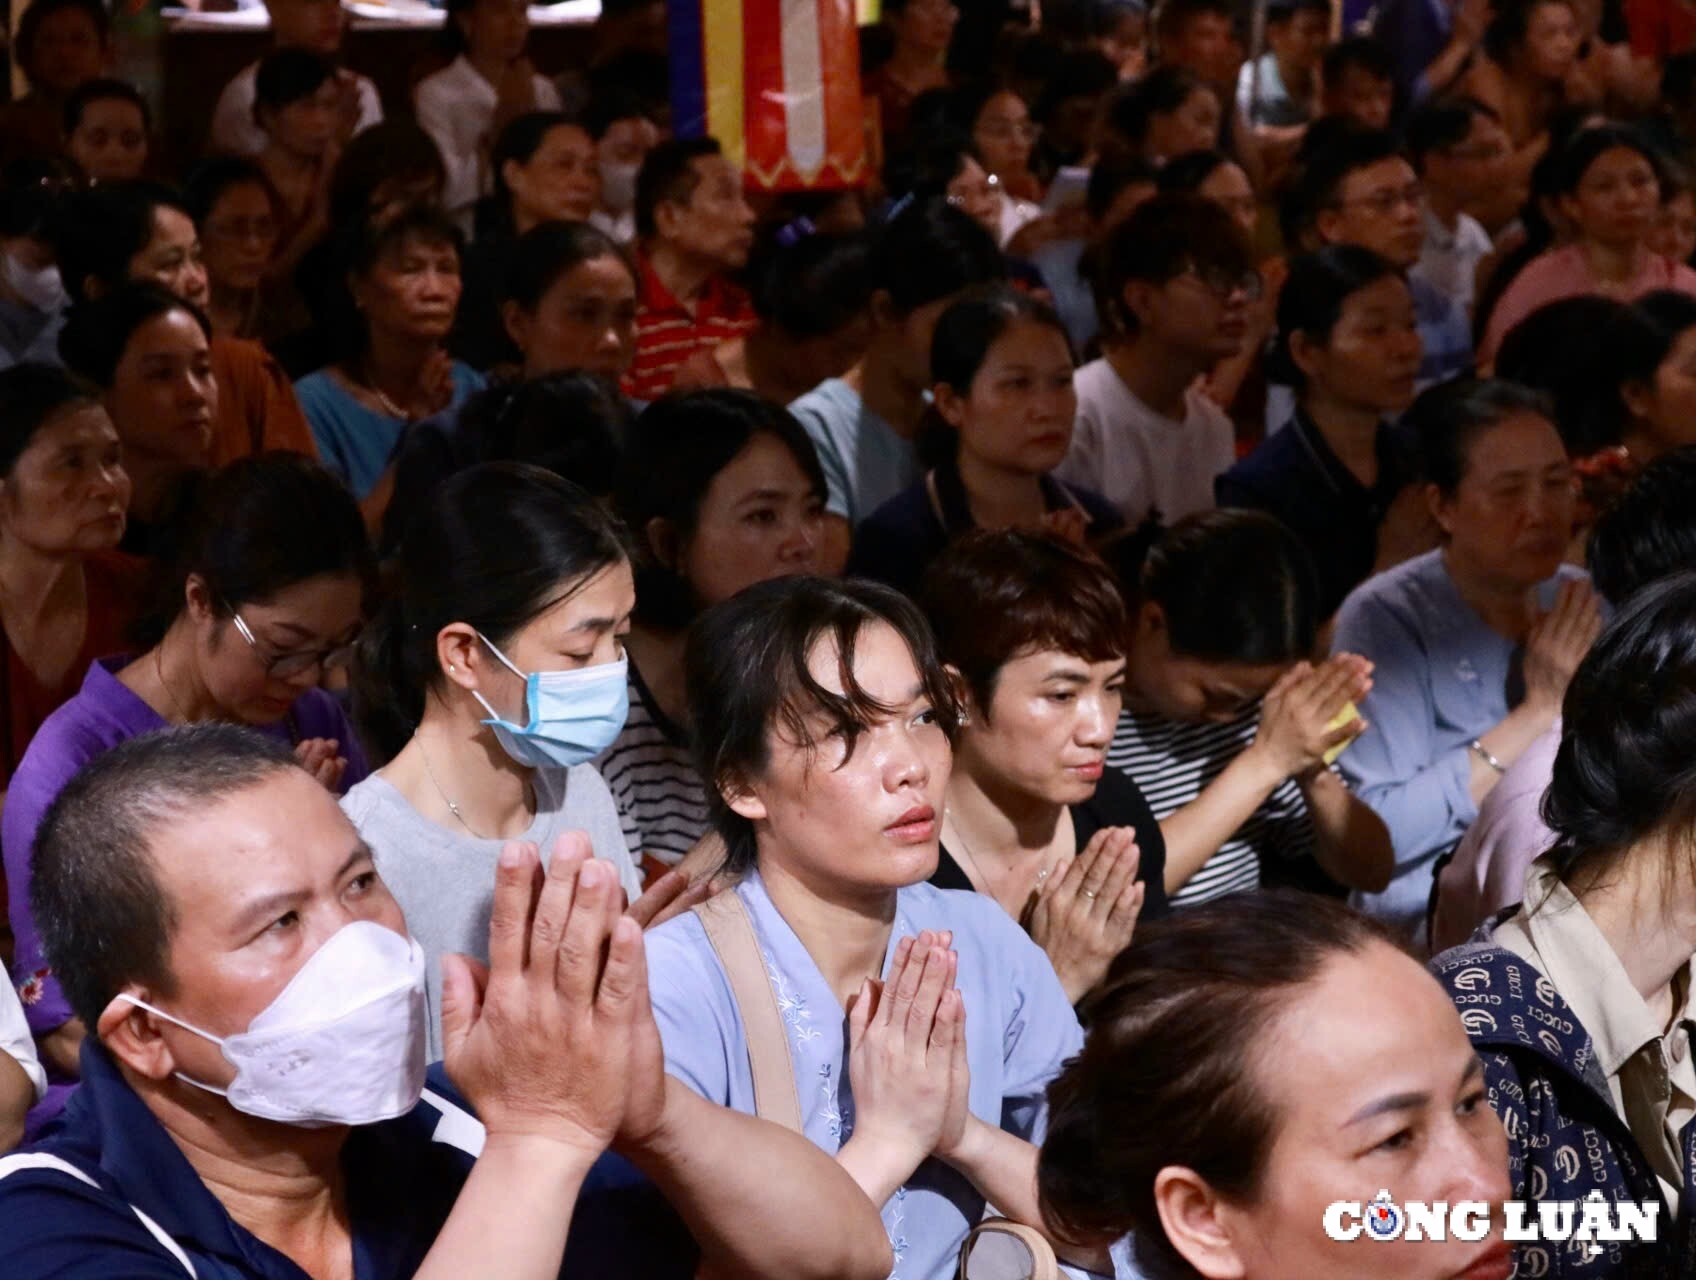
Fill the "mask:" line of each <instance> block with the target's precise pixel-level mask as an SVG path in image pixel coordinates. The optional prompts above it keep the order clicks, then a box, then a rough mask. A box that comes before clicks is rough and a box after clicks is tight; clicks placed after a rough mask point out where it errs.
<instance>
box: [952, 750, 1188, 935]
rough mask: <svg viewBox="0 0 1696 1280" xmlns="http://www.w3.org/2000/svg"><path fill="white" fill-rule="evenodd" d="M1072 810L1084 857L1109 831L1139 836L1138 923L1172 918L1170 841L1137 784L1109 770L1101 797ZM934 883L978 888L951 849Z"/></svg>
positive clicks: (1103, 777) (1099, 792) (1098, 794)
mask: <svg viewBox="0 0 1696 1280" xmlns="http://www.w3.org/2000/svg"><path fill="white" fill-rule="evenodd" d="M1070 808H1071V812H1072V830H1073V831H1074V832H1075V833H1076V834H1077V841H1078V850H1079V852H1082V851H1083V849H1084V847H1085V846H1086V845H1088V844H1089V842H1090V840H1091V838H1092V837H1093V836H1094V835H1095V833H1096V832H1097V831H1100V830H1102V829H1103V828H1104V827H1130V828H1131V829H1132V830H1134V831H1135V832H1136V833H1137V848H1138V849H1139V850H1140V851H1141V853H1142V857H1141V860H1140V861H1139V863H1138V864H1137V879H1138V880H1140V881H1142V883H1143V885H1144V893H1143V900H1142V913H1141V914H1140V915H1139V916H1138V917H1137V918H1138V919H1139V920H1158V919H1159V918H1160V917H1161V916H1164V915H1167V914H1169V913H1170V911H1171V908H1170V906H1168V904H1167V902H1166V838H1165V837H1164V836H1163V835H1161V834H1160V823H1159V821H1158V820H1157V819H1156V818H1155V816H1154V811H1153V810H1151V809H1150V808H1149V807H1148V801H1146V800H1144V799H1143V796H1142V791H1141V790H1140V789H1139V788H1138V787H1137V784H1136V783H1134V782H1132V781H1131V780H1130V778H1128V777H1126V776H1125V775H1124V774H1122V773H1120V772H1119V771H1118V770H1117V769H1106V770H1103V771H1102V774H1101V782H1100V783H1099V784H1098V785H1097V786H1096V788H1095V794H1094V795H1093V796H1091V797H1090V798H1089V799H1088V800H1085V801H1084V802H1083V803H1082V804H1075V805H1072V806H1070ZM930 882H931V883H932V884H933V885H935V886H936V887H937V888H938V889H966V890H971V889H972V888H973V885H972V882H971V879H970V878H969V877H968V876H967V875H966V873H965V870H964V869H963V868H962V867H961V866H960V864H959V863H958V862H956V861H955V859H954V855H953V854H951V853H950V852H949V851H948V848H947V846H943V848H942V850H941V856H940V857H939V858H938V860H937V864H936V872H935V874H933V875H932V876H931V878H930Z"/></svg>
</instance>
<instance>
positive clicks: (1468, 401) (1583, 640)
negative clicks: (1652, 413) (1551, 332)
mask: <svg viewBox="0 0 1696 1280" xmlns="http://www.w3.org/2000/svg"><path fill="white" fill-rule="evenodd" d="M1549 413H1550V410H1549V405H1548V402H1547V401H1546V400H1545V399H1544V398H1543V397H1542V396H1540V395H1538V394H1536V393H1535V392H1531V391H1527V390H1526V389H1524V388H1523V387H1519V386H1516V385H1514V384H1512V383H1505V382H1475V383H1449V384H1447V385H1444V386H1438V387H1433V388H1432V389H1431V390H1429V391H1427V392H1425V393H1424V394H1423V395H1422V396H1420V398H1419V399H1418V400H1417V401H1415V402H1414V406H1413V408H1412V410H1411V411H1410V412H1409V414H1408V421H1409V425H1410V426H1411V427H1412V429H1413V430H1414V431H1415V432H1416V433H1417V436H1418V439H1419V444H1420V453H1421V455H1422V469H1423V473H1424V476H1425V481H1426V493H1427V498H1428V501H1429V502H1430V504H1431V512H1432V515H1433V516H1434V517H1435V518H1436V521H1437V524H1438V526H1439V527H1440V528H1441V530H1442V544H1441V546H1440V547H1439V548H1438V549H1437V550H1435V551H1429V552H1426V553H1425V554H1424V555H1422V556H1416V557H1415V558H1414V559H1412V560H1408V561H1406V562H1404V563H1402V564H1400V565H1398V566H1396V567H1395V568H1394V569H1391V570H1389V571H1388V572H1385V573H1381V574H1379V575H1378V576H1376V577H1373V578H1368V579H1367V580H1366V581H1365V582H1364V583H1362V584H1361V585H1360V586H1359V587H1357V588H1356V589H1355V591H1354V592H1353V594H1351V595H1350V596H1349V598H1348V599H1347V600H1346V601H1345V602H1344V604H1343V607H1342V608H1341V609H1340V610H1339V611H1338V613H1337V625H1336V638H1335V649H1336V651H1338V652H1347V653H1357V654H1360V655H1361V656H1362V657H1364V658H1366V659H1368V660H1369V661H1370V662H1371V663H1372V666H1373V672H1372V677H1373V686H1372V690H1371V692H1370V693H1369V694H1367V696H1366V697H1365V699H1364V700H1363V701H1362V702H1361V703H1360V710H1361V714H1362V715H1363V716H1365V718H1366V722H1367V729H1366V731H1365V732H1364V733H1363V734H1361V736H1360V737H1359V739H1358V740H1357V741H1356V742H1355V744H1354V746H1353V747H1352V748H1350V750H1349V752H1348V753H1347V754H1346V755H1345V756H1344V757H1343V759H1342V769H1343V773H1344V774H1345V775H1346V776H1347V778H1348V780H1349V782H1350V784H1351V785H1352V786H1353V787H1354V789H1355V792H1356V793H1357V794H1358V795H1359V796H1360V798H1361V799H1362V800H1364V801H1365V802H1366V803H1367V804H1369V805H1371V806H1372V808H1373V809H1374V810H1375V811H1376V812H1377V813H1378V815H1379V816H1380V817H1381V818H1382V819H1383V820H1384V823H1385V825H1386V826H1388V827H1389V829H1390V838H1391V840H1392V841H1393V842H1394V844H1395V851H1396V870H1395V878H1394V880H1393V881H1392V882H1391V884H1390V886H1389V888H1388V889H1386V890H1385V891H1384V892H1383V893H1376V894H1366V895H1363V896H1362V897H1361V899H1360V900H1359V901H1360V904H1361V905H1362V906H1363V907H1364V908H1365V909H1366V910H1367V911H1369V912H1370V913H1371V914H1373V915H1376V916H1379V917H1380V918H1382V919H1383V920H1385V921H1386V922H1387V923H1389V924H1391V925H1392V926H1393V927H1394V928H1396V929H1397V930H1398V931H1400V932H1402V933H1405V934H1407V935H1408V936H1417V935H1419V934H1420V933H1421V932H1422V931H1423V928H1424V921H1425V913H1426V905H1427V902H1428V900H1429V898H1430V896H1431V886H1432V876H1433V874H1434V872H1435V870H1436V866H1437V862H1438V860H1439V858H1440V857H1441V856H1442V855H1443V854H1445V853H1447V852H1448V851H1449V850H1450V849H1452V848H1453V847H1454V844H1455V842H1456V841H1458V840H1459V839H1460V837H1461V835H1462V834H1463V833H1464V832H1465V831H1466V828H1467V826H1468V824H1470V823H1471V822H1472V820H1473V819H1474V818H1476V817H1477V816H1478V805H1479V803H1480V802H1481V801H1482V800H1483V799H1484V797H1485V796H1486V795H1488V794H1489V793H1490V790H1491V788H1492V787H1494V786H1495V785H1496V781H1497V779H1499V778H1500V777H1501V776H1502V774H1503V773H1504V772H1506V770H1507V768H1508V766H1510V765H1511V764H1513V762H1514V761H1515V760H1517V759H1519V757H1520V754H1521V753H1522V752H1523V751H1524V750H1525V749H1526V748H1527V747H1528V746H1529V745H1530V744H1531V743H1532V742H1533V741H1534V740H1535V739H1536V738H1537V737H1538V735H1539V734H1541V733H1542V732H1543V731H1544V730H1545V729H1547V728H1548V727H1549V725H1550V723H1551V722H1552V721H1553V720H1554V718H1555V716H1556V715H1558V714H1559V712H1560V704H1561V695H1562V693H1563V692H1564V691H1565V689H1566V684H1567V681H1568V680H1569V679H1571V678H1572V672H1573V669H1574V668H1575V667H1576V666H1577V665H1578V662H1579V659H1581V658H1582V657H1583V656H1584V653H1585V650H1587V649H1588V648H1589V647H1590V642H1591V640H1592V639H1594V638H1595V635H1596V632H1597V631H1598V630H1599V629H1600V627H1601V614H1600V611H1599V606H1598V604H1597V602H1596V598H1595V593H1594V592H1593V591H1591V589H1590V585H1589V581H1588V579H1587V578H1586V577H1585V575H1584V573H1583V571H1582V570H1579V569H1576V568H1573V567H1572V566H1569V565H1563V564H1562V563H1561V558H1562V556H1563V554H1564V553H1565V551H1566V548H1567V543H1568V540H1569V539H1570V538H1571V536H1572V521H1573V507H1574V492H1573V479H1572V464H1571V463H1570V462H1569V461H1568V460H1567V455H1566V449H1565V448H1564V447H1563V446H1562V444H1561V438H1560V436H1559V434H1557V433H1556V431H1555V428H1554V424H1553V423H1552V422H1550V420H1549Z"/></svg>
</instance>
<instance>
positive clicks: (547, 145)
mask: <svg viewBox="0 0 1696 1280" xmlns="http://www.w3.org/2000/svg"><path fill="white" fill-rule="evenodd" d="M595 156H596V153H595V141H594V139H593V138H591V137H590V136H589V132H588V130H587V129H585V128H584V127H583V126H582V125H580V124H578V123H576V122H575V121H573V120H572V119H571V118H570V117H568V116H564V115H561V114H560V113H559V112H557V111H532V112H529V113H527V114H525V115H522V116H519V117H518V118H517V119H516V120H514V121H513V122H512V123H511V124H509V125H507V127H506V128H505V129H503V130H501V136H500V137H499V138H498V139H496V141H495V145H494V149H493V151H492V152H491V153H490V156H489V168H490V171H491V173H492V174H493V183H494V191H493V193H492V194H491V195H489V196H488V197H487V198H485V199H484V200H483V201H482V202H481V203H480V204H479V205H478V206H477V224H478V225H477V238H476V240H475V241H473V243H472V244H471V247H470V248H469V249H467V250H466V254H465V270H464V271H463V272H462V273H461V274H462V275H463V277H464V281H465V292H464V293H463V294H462V295H461V297H460V300H459V313H458V315H457V316H456V317H455V318H454V331H453V335H452V336H451V337H450V338H449V339H448V348H449V350H451V351H452V352H453V353H454V354H455V355H456V356H458V357H459V358H460V359H462V360H464V361H465V362H466V363H467V364H469V365H470V366H471V367H472V368H474V369H491V368H493V367H495V366H496V365H501V364H510V363H514V362H515V361H516V359H517V352H516V351H515V349H514V348H513V345H512V338H511V336H510V335H509V333H508V332H507V329H506V327H505V325H504V323H503V321H502V316H501V303H502V301H503V297H504V294H505V290H506V284H507V281H508V280H509V279H510V278H511V276H512V273H513V270H514V262H513V260H514V256H515V245H516V242H517V241H519V240H521V239H522V238H523V237H524V236H525V235H527V234H528V233H529V232H530V231H531V230H533V229H534V228H536V227H539V226H541V225H542V224H544V223H556V222H567V223H587V222H588V221H589V217H590V215H591V214H593V213H594V211H595V200H596V197H597V196H598V195H599V194H600V189H601V178H600V173H599V170H598V168H597V165H596V158H595ZM621 372H622V371H621Z"/></svg>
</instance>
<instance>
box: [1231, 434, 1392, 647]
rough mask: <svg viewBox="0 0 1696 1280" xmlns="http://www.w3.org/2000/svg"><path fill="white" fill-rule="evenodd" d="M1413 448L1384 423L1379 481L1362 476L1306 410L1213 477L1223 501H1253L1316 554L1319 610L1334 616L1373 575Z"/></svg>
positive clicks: (1234, 504)
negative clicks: (1382, 529)
mask: <svg viewBox="0 0 1696 1280" xmlns="http://www.w3.org/2000/svg"><path fill="white" fill-rule="evenodd" d="M1414 474H1415V471H1414V464H1413V456H1412V450H1411V448H1410V447H1409V444H1408V442H1407V440H1406V439H1405V438H1404V436H1403V434H1402V432H1401V431H1400V429H1399V428H1396V427H1392V426H1390V425H1388V424H1385V425H1383V426H1380V427H1379V428H1378V482H1377V483H1376V484H1374V485H1373V486H1372V487H1371V488H1370V489H1368V488H1367V487H1366V486H1365V485H1363V484H1361V482H1360V481H1359V480H1357V479H1355V476H1354V473H1353V472H1352V471H1350V470H1349V469H1348V468H1347V467H1346V466H1344V465H1343V462H1342V459H1340V458H1338V457H1337V455H1336V454H1335V453H1334V452H1333V451H1332V449H1331V446H1330V444H1328V443H1327V442H1326V440H1325V436H1324V434H1323V433H1321V432H1320V430H1319V428H1317V427H1316V426H1314V425H1313V423H1312V422H1311V421H1309V420H1308V417H1307V415H1306V414H1305V413H1302V412H1300V411H1299V410H1298V411H1297V413H1296V415H1295V417H1293V418H1292V419H1290V421H1289V423H1288V424H1287V425H1286V426H1285V427H1284V428H1283V429H1282V430H1279V431H1275V432H1273V433H1272V434H1271V435H1269V436H1267V437H1266V439H1265V440H1263V441H1261V443H1260V444H1259V445H1257V446H1256V447H1255V450H1254V452H1253V453H1251V454H1249V455H1248V457H1246V458H1244V459H1242V460H1241V461H1240V462H1238V463H1237V464H1236V465H1235V466H1233V467H1232V468H1231V469H1230V470H1229V471H1227V472H1226V473H1225V474H1224V475H1222V476H1220V477H1219V478H1218V479H1217V480H1215V481H1214V482H1213V493H1214V496H1215V497H1216V498H1217V499H1218V500H1219V505H1220V506H1221V507H1251V508H1253V509H1255V510H1258V511H1267V512H1270V513H1271V514H1272V515H1275V516H1277V517H1278V519H1279V520H1281V521H1283V522H1284V524H1285V525H1287V526H1289V528H1290V529H1291V530H1293V531H1294V532H1295V535H1296V536H1297V537H1298V538H1300V539H1301V541H1302V542H1303V544H1304V545H1305V546H1306V547H1307V550H1308V554H1309V555H1310V556H1312V557H1313V567H1314V570H1315V572H1316V573H1317V574H1318V578H1319V609H1320V614H1321V616H1322V617H1327V618H1328V617H1330V616H1331V615H1332V614H1333V613H1335V612H1336V611H1337V607H1338V606H1339V605H1341V604H1342V603H1343V600H1344V599H1345V598H1346V597H1347V596H1348V593H1349V592H1350V591H1352V590H1354V588H1355V587H1357V586H1359V585H1360V584H1361V583H1362V582H1365V581H1366V579H1367V578H1369V577H1371V576H1372V567H1373V565H1374V564H1375V563H1377V560H1378V526H1379V524H1381V523H1382V522H1383V519H1384V513H1385V512H1386V511H1387V510H1389V507H1390V503H1391V502H1392V501H1394V500H1395V497H1396V495H1397V494H1398V493H1400V492H1401V491H1402V489H1403V488H1404V487H1406V486H1407V485H1408V484H1409V483H1411V482H1412V480H1413V478H1414Z"/></svg>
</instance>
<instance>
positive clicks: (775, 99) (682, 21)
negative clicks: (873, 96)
mask: <svg viewBox="0 0 1696 1280" xmlns="http://www.w3.org/2000/svg"><path fill="white" fill-rule="evenodd" d="M668 9H669V13H670V21H671V105H672V121H673V126H674V129H675V132H676V133H677V134H678V136H679V137H699V136H701V135H710V136H712V137H714V138H717V139H718V140H719V143H720V144H721V145H722V146H723V147H724V153H725V156H726V157H727V158H728V159H729V160H730V161H731V162H732V163H734V164H736V165H738V166H740V167H741V169H742V171H743V173H744V174H746V175H747V179H748V182H749V185H750V186H753V187H756V188H758V189H760V190H764V191H807V190H826V189H834V188H842V187H853V186H858V185H859V184H860V183H861V182H863V181H864V179H865V177H866V125H865V105H864V102H863V99H862V95H861V92H860V46H859V39H858V35H857V32H856V26H857V18H858V5H857V0H669V4H668Z"/></svg>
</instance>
